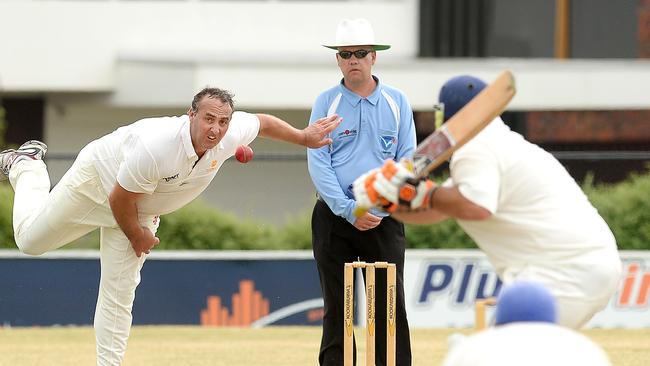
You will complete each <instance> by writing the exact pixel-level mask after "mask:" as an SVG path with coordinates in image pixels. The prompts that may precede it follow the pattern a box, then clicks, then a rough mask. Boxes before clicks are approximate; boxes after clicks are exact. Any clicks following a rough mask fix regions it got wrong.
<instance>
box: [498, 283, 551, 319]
mask: <svg viewBox="0 0 650 366" xmlns="http://www.w3.org/2000/svg"><path fill="white" fill-rule="evenodd" d="M556 313H557V311H556V304H555V297H553V295H552V294H551V292H550V291H549V290H547V289H546V287H544V286H543V285H541V284H539V283H537V282H532V281H517V282H514V283H513V284H511V285H509V286H506V287H504V288H503V289H502V290H501V293H500V294H499V297H498V299H497V307H496V318H495V322H494V323H495V325H502V324H508V323H514V322H545V323H555V322H556V320H557V315H556Z"/></svg>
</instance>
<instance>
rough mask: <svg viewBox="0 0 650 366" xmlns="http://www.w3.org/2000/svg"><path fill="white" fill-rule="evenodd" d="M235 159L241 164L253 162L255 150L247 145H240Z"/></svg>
mask: <svg viewBox="0 0 650 366" xmlns="http://www.w3.org/2000/svg"><path fill="white" fill-rule="evenodd" d="M235 158H236V159H237V161H239V162H240V163H248V162H249V161H251V160H253V149H251V147H250V146H247V145H239V146H237V150H235Z"/></svg>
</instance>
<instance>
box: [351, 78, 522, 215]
mask: <svg viewBox="0 0 650 366" xmlns="http://www.w3.org/2000/svg"><path fill="white" fill-rule="evenodd" d="M515 92H516V89H515V78H514V76H513V75H512V73H511V72H510V71H508V70H506V71H503V72H502V73H501V74H500V75H499V76H498V77H497V78H496V79H495V80H494V81H493V82H492V83H490V84H489V85H488V86H487V87H485V89H483V90H482V91H481V92H480V93H479V94H478V95H476V97H474V98H473V99H472V100H471V101H470V102H469V103H467V104H466V105H465V106H464V107H463V108H462V109H461V110H460V111H458V112H457V113H456V114H454V116H453V117H451V118H450V119H449V121H447V122H446V123H444V124H442V126H440V128H438V129H436V131H435V132H433V133H432V134H431V135H429V136H428V137H427V138H426V139H424V140H423V141H422V142H420V143H419V144H418V146H417V148H416V149H415V153H414V155H413V163H414V170H415V176H416V177H417V178H422V177H425V176H427V175H428V174H429V173H430V172H431V171H432V170H433V169H435V168H436V167H438V166H439V165H440V164H442V163H443V162H445V161H446V160H447V159H449V158H450V157H451V155H452V154H453V153H454V151H456V150H458V149H459V148H460V147H461V146H463V145H465V144H466V143H467V141H469V140H471V139H472V138H473V137H474V136H476V135H477V134H478V133H479V132H481V130H483V128H485V126H487V125H488V124H490V122H492V120H494V119H495V118H496V117H497V116H499V115H500V114H501V113H502V112H503V110H504V109H505V108H506V106H507V105H508V103H509V102H510V100H512V97H514V95H515ZM367 210H368V208H366V207H356V208H355V212H354V214H355V216H357V217H360V216H362V215H363V214H364V213H365V212H366V211H367Z"/></svg>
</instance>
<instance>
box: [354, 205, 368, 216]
mask: <svg viewBox="0 0 650 366" xmlns="http://www.w3.org/2000/svg"><path fill="white" fill-rule="evenodd" d="M369 209H370V207H362V206H358V205H357V207H355V208H354V211H353V213H354V217H356V218H359V217H361V216H363V215H365V214H366V212H368V210H369Z"/></svg>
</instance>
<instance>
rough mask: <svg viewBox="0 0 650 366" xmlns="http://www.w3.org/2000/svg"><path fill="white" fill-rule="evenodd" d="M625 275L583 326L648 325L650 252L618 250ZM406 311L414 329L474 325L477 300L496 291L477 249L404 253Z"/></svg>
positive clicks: (491, 272)
mask: <svg viewBox="0 0 650 366" xmlns="http://www.w3.org/2000/svg"><path fill="white" fill-rule="evenodd" d="M620 254H621V259H622V260H623V277H622V278H621V283H620V285H619V289H618V290H617V291H616V294H615V295H614V296H613V297H612V299H611V300H610V302H609V304H608V305H607V308H606V309H604V310H603V311H601V312H600V313H598V314H597V315H596V316H595V317H594V318H593V319H592V320H591V321H590V322H589V324H588V325H587V327H588V328H589V327H602V328H614V327H624V328H644V327H650V251H648V252H643V251H621V252H620ZM404 279H405V292H406V308H407V312H408V317H409V324H410V325H411V326H412V327H429V328H431V327H434V328H436V327H474V315H475V312H474V304H475V301H476V299H477V298H483V297H489V296H493V295H495V293H497V291H498V289H499V288H500V285H501V282H500V281H499V280H498V278H497V275H496V273H495V272H494V270H493V269H492V266H491V265H490V263H489V262H488V261H487V259H486V257H485V255H484V254H483V253H482V252H481V251H479V250H408V251H407V254H406V264H405V268H404Z"/></svg>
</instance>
